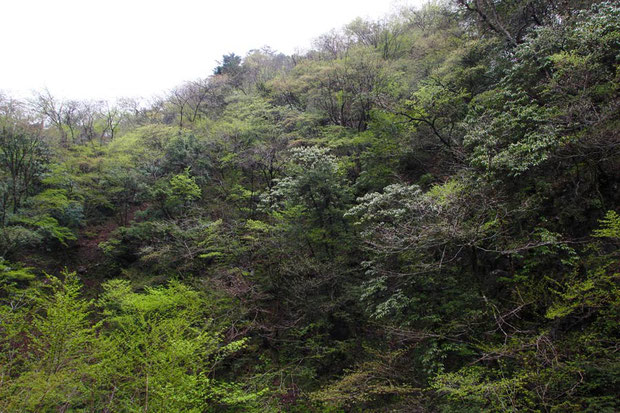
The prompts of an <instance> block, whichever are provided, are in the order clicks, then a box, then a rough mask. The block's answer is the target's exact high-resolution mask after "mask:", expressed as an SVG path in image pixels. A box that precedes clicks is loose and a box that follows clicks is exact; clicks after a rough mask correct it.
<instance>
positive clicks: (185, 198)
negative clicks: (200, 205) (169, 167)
mask: <svg viewBox="0 0 620 413" xmlns="http://www.w3.org/2000/svg"><path fill="white" fill-rule="evenodd" d="M170 188H171V190H172V197H173V199H178V200H180V201H182V202H183V204H184V205H187V204H188V203H189V202H191V201H194V200H196V199H198V198H200V195H201V193H202V191H201V190H200V187H199V186H198V185H196V180H195V179H194V178H192V177H191V176H190V175H189V167H188V168H187V169H186V170H185V172H184V173H182V174H178V175H175V176H173V177H172V178H171V179H170Z"/></svg>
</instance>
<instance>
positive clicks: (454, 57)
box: [0, 0, 620, 412]
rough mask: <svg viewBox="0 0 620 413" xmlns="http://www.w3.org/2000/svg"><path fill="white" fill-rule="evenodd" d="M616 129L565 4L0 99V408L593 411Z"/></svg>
mask: <svg viewBox="0 0 620 413" xmlns="http://www.w3.org/2000/svg"><path fill="white" fill-rule="evenodd" d="M619 115H620V6H618V5H617V4H616V3H615V2H611V1H609V2H607V1H603V2H599V1H582V0H567V1H549V0H527V1H515V0H500V1H485V0H471V1H470V0H458V1H454V2H451V3H440V2H433V3H429V4H427V5H425V6H423V7H421V8H404V9H401V10H400V11H399V12H398V13H395V14H394V15H392V16H390V17H387V18H384V19H381V20H376V21H368V20H362V19H356V20H354V21H353V22H351V23H350V24H348V25H347V26H345V27H344V28H342V29H341V30H338V31H332V32H330V33H327V34H324V35H323V36H321V37H319V38H318V39H317V40H316V44H315V47H314V48H313V49H312V50H310V51H308V52H306V53H304V54H303V55H293V56H286V55H283V54H279V53H276V52H274V51H273V50H271V49H268V48H265V49H262V50H252V51H250V52H249V53H248V54H247V55H246V56H245V57H240V56H237V55H235V54H230V55H227V56H224V57H223V59H222V63H221V64H220V66H218V67H217V68H215V69H214V70H213V74H212V75H210V76H208V77H207V78H205V79H199V80H196V81H192V82H187V83H185V84H183V85H180V86H179V87H177V88H175V89H174V90H172V91H170V92H169V93H168V94H167V95H166V96H165V97H163V98H161V99H155V100H153V101H149V102H141V101H136V100H129V99H125V100H121V101H119V102H118V103H117V105H111V104H109V103H104V102H76V101H61V100H58V99H56V98H54V97H53V96H51V95H50V94H49V93H47V92H44V93H40V94H38V95H37V96H35V97H34V98H33V99H31V100H29V101H19V100H15V99H12V98H10V97H8V96H4V95H0V348H1V351H0V411H2V412H27V411H63V412H64V411H71V412H78V411H79V412H112V411H118V412H138V411H153V412H206V411H257V412H259V411H260V412H264V411H292V412H305V411H308V412H314V411H333V412H337V411H441V412H461V411H472V412H474V411H475V412H479V411H485V412H500V411H531V412H577V411H580V412H581V411H588V412H614V411H618V410H620V402H619V401H618V399H617V394H618V390H619V389H620V359H619V357H618V339H619V338H620V334H619V333H620V324H619V321H620V291H619V283H618V282H619V279H620V253H619V250H618V247H619V246H620V215H619V214H620V190H619V184H620V116H619Z"/></svg>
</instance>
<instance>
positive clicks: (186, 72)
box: [0, 0, 420, 100]
mask: <svg viewBox="0 0 620 413" xmlns="http://www.w3.org/2000/svg"><path fill="white" fill-rule="evenodd" d="M419 2H420V1H418V0H399V1H398V2H395V1H394V0H310V1H309V0H202V1H200V0H168V1H160V0H0V16H1V20H0V39H2V57H1V60H0V91H4V92H5V93H7V94H9V95H12V96H13V97H18V98H23V97H28V96H30V95H31V93H32V92H33V91H37V90H42V89H43V88H48V89H49V91H50V92H51V93H52V94H53V95H54V96H57V97H60V98H63V99H109V100H112V99H114V98H117V97H147V98H148V97H151V96H154V95H157V94H160V93H164V92H165V91H166V90H169V89H170V88H172V87H174V86H175V85H178V84H180V83H182V82H183V81H188V80H194V79H197V78H204V77H206V76H208V75H210V74H211V73H212V70H213V68H214V67H215V66H216V65H217V61H218V60H221V57H222V55H224V54H228V53H231V52H234V53H236V54H238V55H241V56H244V55H245V54H246V52H247V51H249V50H251V49H258V48H261V47H263V46H270V47H271V48H272V49H275V50H277V51H280V52H284V53H287V54H290V53H293V52H295V51H298V50H305V49H308V48H309V47H310V46H311V43H312V40H313V39H315V38H316V37H318V36H319V35H321V34H323V33H325V32H328V31H329V30H331V29H332V28H340V27H342V26H343V25H345V24H346V23H348V22H350V21H351V20H353V19H354V18H355V17H358V16H359V17H366V18H372V19H376V18H380V17H382V16H385V15H386V14H389V13H390V12H393V11H394V10H396V8H397V7H398V6H399V5H403V4H409V5H411V4H416V3H419Z"/></svg>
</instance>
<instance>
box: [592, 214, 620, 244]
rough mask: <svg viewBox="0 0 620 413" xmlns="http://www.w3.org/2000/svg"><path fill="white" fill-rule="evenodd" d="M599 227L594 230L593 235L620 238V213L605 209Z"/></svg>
mask: <svg viewBox="0 0 620 413" xmlns="http://www.w3.org/2000/svg"><path fill="white" fill-rule="evenodd" d="M601 227H602V228H600V229H597V230H595V231H594V236H595V237H599V238H613V239H620V215H618V213H617V212H616V211H607V214H605V218H603V219H602V220H601Z"/></svg>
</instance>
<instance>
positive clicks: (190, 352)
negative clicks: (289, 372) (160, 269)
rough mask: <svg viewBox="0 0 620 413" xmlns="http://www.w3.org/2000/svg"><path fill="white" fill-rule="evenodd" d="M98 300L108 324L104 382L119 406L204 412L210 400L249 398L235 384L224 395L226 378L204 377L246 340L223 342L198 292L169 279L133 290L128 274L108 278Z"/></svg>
mask: <svg viewBox="0 0 620 413" xmlns="http://www.w3.org/2000/svg"><path fill="white" fill-rule="evenodd" d="M99 304H100V306H101V307H102V308H103V314H104V316H105V318H104V320H105V322H106V323H109V326H110V328H109V331H108V333H107V334H106V336H105V347H106V348H105V353H104V356H103V357H104V359H103V363H104V364H105V371H104V374H105V378H104V380H102V385H103V386H105V387H114V388H116V389H117V390H116V391H117V392H118V396H117V397H118V398H119V401H118V402H117V404H115V405H116V406H118V407H117V408H120V409H122V410H129V411H134V410H136V411H137V410H140V409H141V407H143V408H147V406H148V408H149V410H152V411H158V412H159V411H161V412H164V411H202V410H203V408H202V407H201V406H204V405H205V404H207V405H208V403H209V402H210V401H213V402H224V403H230V404H233V405H234V404H245V403H249V402H251V401H252V400H253V399H254V398H255V397H252V396H251V395H249V394H246V395H245V398H244V397H242V396H243V394H242V391H241V389H237V391H236V392H235V393H234V394H228V392H227V387H226V385H225V384H224V383H221V384H220V383H218V381H216V380H213V379H207V376H208V375H210V374H212V372H213V371H212V369H213V368H214V367H215V365H216V364H217V363H218V362H220V361H221V360H223V358H225V357H226V356H228V355H230V354H233V353H235V352H237V351H239V350H241V349H242V348H243V347H244V341H243V340H241V341H235V342H231V343H229V344H227V345H225V346H221V344H220V343H221V338H220V333H219V331H217V330H216V327H215V326H214V325H213V322H212V321H211V320H210V319H209V318H208V316H209V314H208V313H207V311H208V307H205V302H204V298H203V297H201V296H200V294H198V293H197V292H195V291H193V290H191V289H189V288H188V287H186V286H184V285H182V284H180V283H178V282H171V283H170V284H169V285H168V286H167V287H158V288H148V289H147V290H146V292H145V293H133V292H132V291H131V287H130V286H129V284H128V283H127V282H126V281H122V280H114V281H110V282H108V283H106V284H104V294H103V295H102V297H101V299H100V302H99ZM231 386H234V384H231ZM132 395H133V396H132ZM136 395H137V397H135V396H136Z"/></svg>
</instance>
